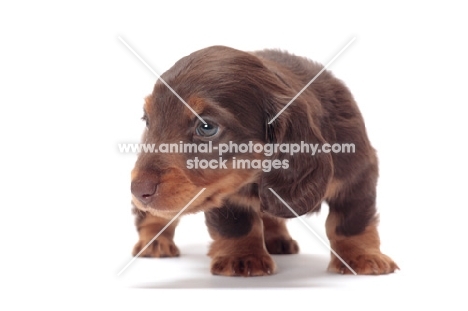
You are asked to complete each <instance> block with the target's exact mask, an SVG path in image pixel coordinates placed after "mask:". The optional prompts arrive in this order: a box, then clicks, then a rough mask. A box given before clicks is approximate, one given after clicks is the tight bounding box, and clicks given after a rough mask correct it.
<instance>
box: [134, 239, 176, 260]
mask: <svg viewBox="0 0 468 311" xmlns="http://www.w3.org/2000/svg"><path fill="white" fill-rule="evenodd" d="M149 241H151V240H148V241H144V240H139V241H138V242H137V243H136V244H135V246H134V247H133V252H132V255H133V256H136V255H137V254H138V253H139V252H140V251H141V250H142V249H143V248H144V247H145V246H146V244H148V243H149ZM179 254H180V252H179V249H178V248H177V246H176V245H175V244H174V241H172V240H171V239H168V238H166V237H164V236H159V237H158V238H157V239H156V240H154V241H153V242H152V243H151V244H150V245H148V247H147V248H146V249H145V250H144V251H143V252H142V253H141V254H140V257H177V256H179Z"/></svg>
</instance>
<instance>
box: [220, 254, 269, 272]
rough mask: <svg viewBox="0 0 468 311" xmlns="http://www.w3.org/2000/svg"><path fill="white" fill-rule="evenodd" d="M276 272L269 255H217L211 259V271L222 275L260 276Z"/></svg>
mask: <svg viewBox="0 0 468 311" xmlns="http://www.w3.org/2000/svg"><path fill="white" fill-rule="evenodd" d="M275 272H276V264H275V262H274V261H273V259H272V258H271V256H270V255H253V254H252V255H243V256H218V257H214V258H213V260H212V261H211V273H212V274H215V275H224V276H262V275H270V274H273V273H275Z"/></svg>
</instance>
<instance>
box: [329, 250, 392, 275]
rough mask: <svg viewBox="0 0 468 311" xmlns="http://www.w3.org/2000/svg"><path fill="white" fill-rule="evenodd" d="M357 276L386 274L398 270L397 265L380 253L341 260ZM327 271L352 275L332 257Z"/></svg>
mask: <svg viewBox="0 0 468 311" xmlns="http://www.w3.org/2000/svg"><path fill="white" fill-rule="evenodd" d="M342 259H343V260H344V261H345V262H346V263H347V264H348V265H349V266H350V267H351V268H352V269H353V270H354V271H355V272H356V273H357V274H368V275H378V274H388V273H393V272H395V270H397V269H398V270H399V269H400V268H398V266H397V264H396V263H395V262H394V261H393V260H392V259H391V258H390V257H388V256H387V255H384V254H382V253H372V254H360V255H356V256H354V257H351V256H349V257H343V258H342ZM328 271H330V272H335V273H340V274H353V272H351V270H349V268H348V267H346V266H345V265H344V264H343V263H342V262H341V261H340V260H339V259H338V258H336V257H335V256H332V260H331V262H330V264H329V266H328Z"/></svg>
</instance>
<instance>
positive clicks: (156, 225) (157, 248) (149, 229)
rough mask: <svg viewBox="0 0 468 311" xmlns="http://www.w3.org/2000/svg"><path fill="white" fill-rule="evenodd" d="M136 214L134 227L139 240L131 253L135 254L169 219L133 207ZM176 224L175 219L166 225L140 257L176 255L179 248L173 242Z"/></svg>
mask: <svg viewBox="0 0 468 311" xmlns="http://www.w3.org/2000/svg"><path fill="white" fill-rule="evenodd" d="M133 213H134V214H135V215H136V227H137V230H138V235H139V240H138V242H137V243H136V244H135V246H134V247H133V252H132V255H133V256H136V255H137V254H138V253H140V252H141V251H142V250H143V248H145V247H146V245H147V244H148V243H149V242H150V241H151V240H152V239H153V238H154V237H155V236H156V235H157V234H158V233H159V232H161V230H162V229H163V228H164V227H165V226H166V225H167V224H168V223H169V220H167V219H163V218H160V217H156V216H153V215H151V214H149V213H146V212H142V211H140V210H138V209H137V208H133ZM176 226H177V220H176V221H174V222H173V223H172V224H171V225H170V226H169V227H167V228H166V229H165V230H164V231H163V232H161V234H160V235H159V236H158V238H157V239H156V240H154V241H153V242H152V243H151V244H150V245H148V247H146V249H144V250H143V252H142V253H141V254H140V257H177V256H179V254H180V253H179V249H178V248H177V246H176V245H175V244H174V233H175V228H176Z"/></svg>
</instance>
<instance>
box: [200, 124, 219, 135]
mask: <svg viewBox="0 0 468 311" xmlns="http://www.w3.org/2000/svg"><path fill="white" fill-rule="evenodd" d="M218 130H219V127H218V126H217V125H216V124H210V123H206V124H200V125H198V126H197V128H196V130H195V132H196V133H197V135H199V136H202V137H211V136H214V135H216V134H217V133H218Z"/></svg>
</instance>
